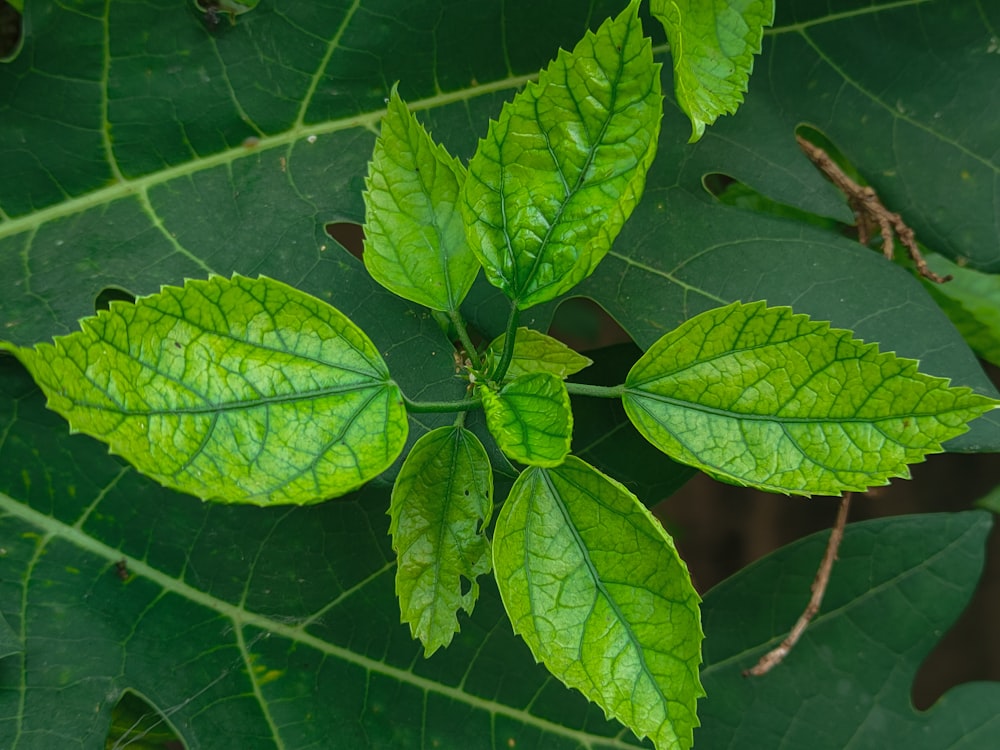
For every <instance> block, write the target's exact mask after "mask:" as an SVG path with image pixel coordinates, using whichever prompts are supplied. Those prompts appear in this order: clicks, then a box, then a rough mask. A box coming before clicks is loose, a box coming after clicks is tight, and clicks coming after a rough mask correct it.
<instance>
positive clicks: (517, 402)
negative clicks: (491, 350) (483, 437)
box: [477, 372, 573, 466]
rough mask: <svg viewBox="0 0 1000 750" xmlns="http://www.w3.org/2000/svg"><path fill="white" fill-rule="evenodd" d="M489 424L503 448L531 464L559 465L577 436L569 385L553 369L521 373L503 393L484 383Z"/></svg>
mask: <svg viewBox="0 0 1000 750" xmlns="http://www.w3.org/2000/svg"><path fill="white" fill-rule="evenodd" d="M477 390H478V392H479V395H480V397H481V398H482V400H483V410H484V411H485V412H486V425H487V426H488V427H489V430H490V434H491V435H493V438H494V439H495V440H496V441H497V445H499V446H500V449H501V450H502V451H503V452H504V453H505V454H507V456H508V457H509V458H511V459H513V460H514V461H520V462H521V463H523V464H528V465H530V466H558V465H559V464H561V463H562V462H563V459H565V458H566V454H567V453H569V446H570V443H571V442H572V439H573V412H572V410H571V408H570V404H569V393H567V392H566V384H565V383H563V381H562V380H561V379H560V378H559V377H558V376H556V375H553V374H552V373H551V372H533V373H529V374H527V375H521V376H520V377H517V378H514V379H513V380H511V381H510V382H509V383H507V384H506V385H505V386H504V387H503V388H501V389H500V391H499V392H497V391H494V390H492V389H491V388H489V387H488V386H480V387H479V388H478V389H477Z"/></svg>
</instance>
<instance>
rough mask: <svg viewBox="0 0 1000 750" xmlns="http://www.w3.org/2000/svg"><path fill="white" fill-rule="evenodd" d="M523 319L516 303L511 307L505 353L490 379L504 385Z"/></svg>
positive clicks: (505, 337) (502, 354) (504, 341)
mask: <svg viewBox="0 0 1000 750" xmlns="http://www.w3.org/2000/svg"><path fill="white" fill-rule="evenodd" d="M520 318H521V311H520V310H519V309H518V307H517V303H516V302H512V303H511V306H510V317H509V318H507V334H506V336H504V340H503V352H502V353H501V354H500V361H499V362H497V366H496V369H495V370H493V372H492V373H490V379H491V380H493V381H495V382H497V383H502V382H503V377H504V375H506V374H507V370H508V368H510V362H511V360H512V359H513V358H514V344H515V342H516V340H517V324H518V322H519V321H520Z"/></svg>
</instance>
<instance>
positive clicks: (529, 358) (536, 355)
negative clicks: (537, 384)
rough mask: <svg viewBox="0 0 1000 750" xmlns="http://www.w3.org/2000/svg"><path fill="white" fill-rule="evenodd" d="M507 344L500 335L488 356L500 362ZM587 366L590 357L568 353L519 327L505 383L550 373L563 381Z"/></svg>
mask: <svg viewBox="0 0 1000 750" xmlns="http://www.w3.org/2000/svg"><path fill="white" fill-rule="evenodd" d="M506 340H507V334H505V333H502V334H500V336H498V337H497V338H495V339H493V341H492V342H490V346H489V349H488V352H490V354H491V355H492V356H493V358H494V359H499V358H500V355H501V353H502V352H503V345H504V342H505V341H506ZM590 364H591V359H590V358H589V357H585V356H583V355H582V354H580V353H579V352H577V351H575V350H573V349H570V348H569V347H568V346H566V345H565V344H564V343H563V342H561V341H559V340H558V339H554V338H552V337H551V336H546V335H545V334H544V333H541V332H540V331H536V330H535V329H533V328H523V327H522V328H518V329H517V339H516V340H515V341H514V356H513V357H512V358H511V360H510V366H509V367H508V368H507V374H506V375H505V376H504V379H505V380H511V379H512V378H516V377H517V376H518V375H526V374H528V373H529V372H550V373H552V374H553V375H555V376H556V377H558V378H562V379H563V380H565V379H566V378H568V377H569V376H570V375H574V374H575V373H578V372H580V370H583V369H584V368H586V367H588V366H589V365H590Z"/></svg>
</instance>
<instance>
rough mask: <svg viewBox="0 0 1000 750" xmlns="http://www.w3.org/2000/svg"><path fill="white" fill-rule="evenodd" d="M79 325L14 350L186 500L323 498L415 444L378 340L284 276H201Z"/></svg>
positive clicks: (118, 449) (116, 445)
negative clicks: (78, 328) (74, 329)
mask: <svg viewBox="0 0 1000 750" xmlns="http://www.w3.org/2000/svg"><path fill="white" fill-rule="evenodd" d="M81 325H82V330H81V331H80V332H79V333H75V334H71V335H69V336H62V337H59V338H57V339H56V340H55V343H54V344H38V345H37V346H36V347H35V348H34V349H16V350H15V353H16V354H17V356H18V358H19V359H20V360H21V361H22V362H23V363H24V364H25V366H26V367H27V368H28V369H29V370H30V371H31V373H32V375H33V376H34V378H35V381H36V382H37V383H38V384H39V385H40V386H41V388H42V390H43V391H45V394H46V396H47V397H48V404H49V407H50V408H51V409H53V410H55V411H57V412H59V413H60V414H62V415H63V416H64V417H65V418H66V419H67V420H69V423H70V426H71V427H72V428H73V430H75V431H78V432H85V433H87V434H88V435H93V436H94V437H97V438H100V439H101V440H104V441H105V442H107V443H108V445H109V446H110V448H111V451H112V452H114V453H116V454H118V455H120V456H123V457H124V458H126V459H128V460H129V461H130V462H131V463H132V464H133V465H135V466H136V468H138V469H139V470H140V471H142V472H143V473H144V474H147V475H148V476H151V477H153V478H154V479H156V480H157V481H159V482H162V483H163V484H164V485H166V486H168V487H172V488H174V489H178V490H181V491H182V492H189V493H191V494H192V495H196V496H198V497H201V498H203V499H210V500H216V501H221V502H235V503H253V504H256V505H274V504H283V503H294V504H302V503H310V502H318V501H321V500H326V499H328V498H330V497H336V496H338V495H343V494H345V493H347V492H350V491H351V490H353V489H356V488H357V487H359V486H360V485H362V484H364V483H365V482H367V481H368V480H369V479H372V478H373V477H375V476H378V475H379V474H381V473H382V472H383V471H384V470H385V469H387V468H388V467H389V465H390V464H391V463H392V462H393V461H395V460H396V456H398V455H399V452H400V451H401V450H402V448H403V443H404V442H405V440H406V435H407V418H406V411H405V409H404V407H403V404H402V398H401V395H400V392H399V388H398V387H397V386H396V384H395V383H394V382H393V381H392V380H391V379H390V378H389V372H388V370H387V369H386V366H385V363H384V362H383V361H382V358H381V356H380V355H379V353H378V350H377V349H375V347H374V345H373V344H372V343H371V341H370V340H369V339H368V337H367V336H366V335H365V334H364V333H363V332H362V331H361V329H360V328H358V327H357V326H356V325H354V324H353V323H352V322H351V321H350V320H348V319H347V318H346V317H345V316H344V315H343V314H342V313H340V312H339V311H337V310H336V309H334V308H333V307H330V306H329V305H327V304H326V303H324V302H321V301H320V300H318V299H316V298H314V297H310V296H309V295H307V294H304V293H302V292H299V291H297V290H295V289H293V288H291V287H289V286H287V285H286V284H283V283H281V282H279V281H274V280H273V279H268V278H263V277H262V278H259V279H249V278H246V277H243V276H233V278H232V279H231V280H230V279H224V278H221V277H218V276H216V277H213V278H211V279H209V280H207V281H192V282H188V283H187V284H186V285H185V286H184V287H183V288H178V287H165V288H164V289H163V291H161V292H160V293H159V294H155V295H151V296H149V297H144V298H141V299H139V300H137V301H136V303H135V304H134V305H132V304H128V303H115V304H113V305H112V306H111V309H110V310H109V311H105V312H101V313H99V314H98V315H97V316H96V317H94V318H89V319H87V320H84V321H83V322H82V324H81Z"/></svg>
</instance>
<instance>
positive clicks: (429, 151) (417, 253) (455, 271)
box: [363, 88, 479, 312]
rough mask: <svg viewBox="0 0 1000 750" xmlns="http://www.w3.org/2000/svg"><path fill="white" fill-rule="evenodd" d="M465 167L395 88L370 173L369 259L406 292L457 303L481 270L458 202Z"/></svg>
mask: <svg viewBox="0 0 1000 750" xmlns="http://www.w3.org/2000/svg"><path fill="white" fill-rule="evenodd" d="M464 182H465V168H464V167H463V166H462V165H461V164H460V163H459V162H458V160H457V159H455V158H454V157H452V156H451V155H450V154H449V153H448V152H447V151H446V150H445V148H444V146H441V145H439V144H436V143H434V141H433V140H431V137H430V135H428V133H427V131H426V130H424V128H423V126H422V125H421V124H420V123H419V122H417V119H416V118H415V117H414V116H413V114H412V113H411V112H410V111H409V110H408V109H407V108H406V104H404V103H403V100H402V99H400V98H399V94H398V93H397V92H396V89H395V88H394V89H393V90H392V96H391V97H390V98H389V105H388V108H387V110H386V114H385V117H383V118H382V131H381V134H380V135H379V137H378V139H377V140H376V141H375V151H374V153H373V154H372V160H371V162H370V163H369V165H368V178H367V180H366V181H365V186H366V187H367V190H366V192H365V196H364V197H365V252H364V256H363V258H364V262H365V267H366V268H367V269H368V272H369V273H371V275H372V277H373V278H374V279H375V280H376V281H377V282H378V283H379V284H381V285H382V286H384V287H385V288H386V289H388V290H389V291H391V292H394V293H395V294H398V295H399V296H400V297H403V298H405V299H408V300H411V301H413V302H416V303H418V304H421V305H425V306H427V307H430V308H432V309H434V310H441V311H444V312H447V311H450V310H457V309H458V306H459V304H461V302H462V300H463V299H465V295H466V294H468V292H469V289H470V288H471V287H472V282H473V281H475V279H476V274H477V273H478V272H479V261H478V260H476V256H475V254H473V252H472V250H471V249H470V248H469V246H468V245H467V244H466V241H465V225H464V224H463V222H462V215H461V212H460V211H459V208H458V205H457V202H458V194H459V190H460V189H461V187H462V184H463V183H464Z"/></svg>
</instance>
